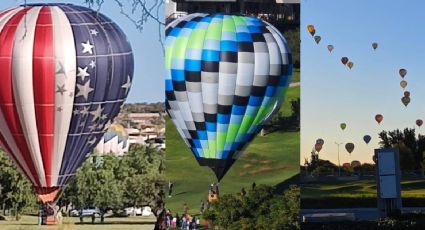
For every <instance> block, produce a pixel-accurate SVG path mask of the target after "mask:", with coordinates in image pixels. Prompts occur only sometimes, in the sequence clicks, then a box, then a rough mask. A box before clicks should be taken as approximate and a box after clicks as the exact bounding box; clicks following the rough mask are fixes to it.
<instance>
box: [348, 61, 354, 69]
mask: <svg viewBox="0 0 425 230" xmlns="http://www.w3.org/2000/svg"><path fill="white" fill-rule="evenodd" d="M353 65H354V63H353V62H351V61H350V62H348V63H347V66H348V68H350V69H351V68H353Z"/></svg>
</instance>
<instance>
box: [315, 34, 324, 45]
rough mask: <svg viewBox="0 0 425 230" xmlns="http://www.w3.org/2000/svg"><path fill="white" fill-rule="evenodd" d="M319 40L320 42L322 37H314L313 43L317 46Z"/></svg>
mask: <svg viewBox="0 0 425 230" xmlns="http://www.w3.org/2000/svg"><path fill="white" fill-rule="evenodd" d="M320 40H322V37H320V36H318V35H316V36H314V41H315V42H316V43H317V44H319V42H320Z"/></svg>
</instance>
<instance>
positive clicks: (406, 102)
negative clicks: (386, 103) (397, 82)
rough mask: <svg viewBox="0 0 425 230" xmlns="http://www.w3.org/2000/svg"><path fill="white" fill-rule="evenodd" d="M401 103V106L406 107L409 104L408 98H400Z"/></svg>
mask: <svg viewBox="0 0 425 230" xmlns="http://www.w3.org/2000/svg"><path fill="white" fill-rule="evenodd" d="M401 103H403V105H404V106H406V107H407V105H408V104H409V103H410V97H407V96H404V97H402V98H401Z"/></svg>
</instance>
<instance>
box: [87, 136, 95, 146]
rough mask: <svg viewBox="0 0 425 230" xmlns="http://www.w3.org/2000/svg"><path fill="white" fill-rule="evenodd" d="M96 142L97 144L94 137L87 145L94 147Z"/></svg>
mask: <svg viewBox="0 0 425 230" xmlns="http://www.w3.org/2000/svg"><path fill="white" fill-rule="evenodd" d="M95 142H96V138H95V137H92V139H91V140H89V141H88V142H87V144H89V145H93V144H94V143H95Z"/></svg>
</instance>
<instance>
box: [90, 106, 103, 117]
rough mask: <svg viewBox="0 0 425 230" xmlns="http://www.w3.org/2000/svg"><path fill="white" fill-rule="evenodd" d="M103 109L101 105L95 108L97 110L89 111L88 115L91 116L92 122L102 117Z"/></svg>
mask: <svg viewBox="0 0 425 230" xmlns="http://www.w3.org/2000/svg"><path fill="white" fill-rule="evenodd" d="M102 112H103V108H102V106H101V105H98V106H97V109H96V110H94V111H91V112H90V114H91V115H93V121H95V120H98V119H99V118H100V117H101V116H102Z"/></svg>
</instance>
